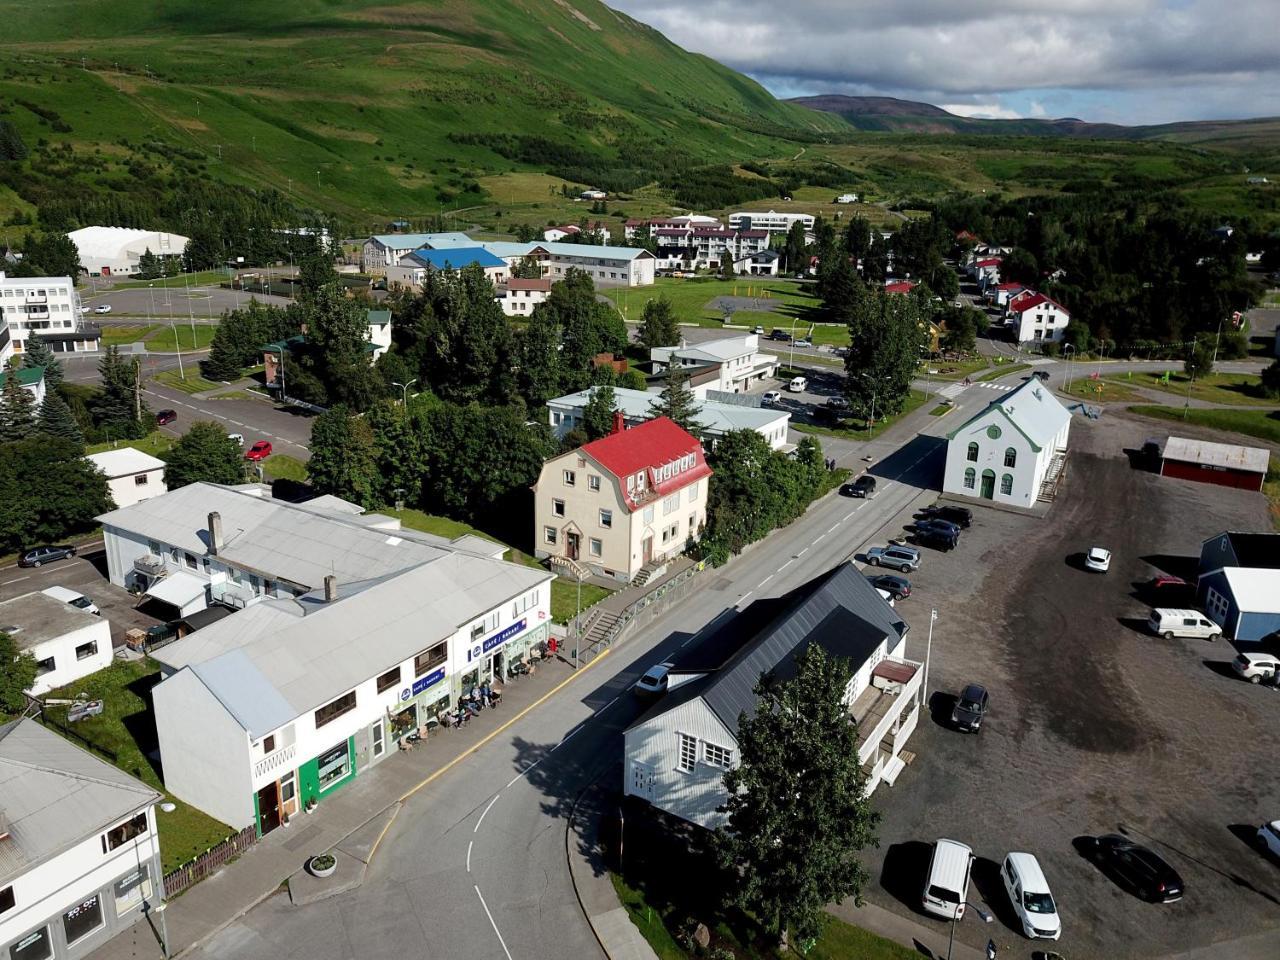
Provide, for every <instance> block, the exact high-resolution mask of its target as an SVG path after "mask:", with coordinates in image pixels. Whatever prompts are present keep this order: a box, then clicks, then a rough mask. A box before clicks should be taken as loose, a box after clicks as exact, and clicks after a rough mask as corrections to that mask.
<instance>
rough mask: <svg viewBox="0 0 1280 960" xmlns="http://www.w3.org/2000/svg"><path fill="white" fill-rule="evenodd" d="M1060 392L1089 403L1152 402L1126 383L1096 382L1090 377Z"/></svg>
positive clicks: (1075, 381)
mask: <svg viewBox="0 0 1280 960" xmlns="http://www.w3.org/2000/svg"><path fill="white" fill-rule="evenodd" d="M1059 391H1060V392H1061V393H1065V394H1066V395H1067V396H1069V397H1076V398H1078V399H1080V400H1085V401H1087V402H1089V403H1142V402H1144V401H1149V400H1150V398H1149V397H1146V396H1144V395H1143V394H1141V393H1138V392H1137V391H1136V390H1134V389H1133V387H1131V386H1129V385H1128V384H1126V383H1115V382H1113V381H1111V380H1094V379H1092V378H1089V377H1085V378H1084V379H1082V380H1072V381H1071V383H1070V384H1069V385H1064V386H1062V387H1060V388H1059Z"/></svg>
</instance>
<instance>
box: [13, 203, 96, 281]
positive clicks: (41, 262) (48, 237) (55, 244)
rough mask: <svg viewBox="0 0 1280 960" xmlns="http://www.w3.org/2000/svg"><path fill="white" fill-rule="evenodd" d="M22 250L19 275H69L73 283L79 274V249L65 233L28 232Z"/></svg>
mask: <svg viewBox="0 0 1280 960" xmlns="http://www.w3.org/2000/svg"><path fill="white" fill-rule="evenodd" d="M43 209H44V208H43V207H41V212H42V213H43ZM22 251H23V258H22V263H21V265H20V266H21V269H20V270H19V271H18V273H19V275H21V276H27V277H70V278H71V282H72V283H75V282H76V279H77V277H78V276H79V274H80V269H81V268H80V251H79V250H77V249H76V245H75V243H73V242H72V240H71V238H70V237H68V236H67V235H66V234H65V233H45V234H41V235H40V236H35V235H32V234H28V235H27V238H26V240H24V241H23V245H22Z"/></svg>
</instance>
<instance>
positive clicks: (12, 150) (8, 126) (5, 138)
mask: <svg viewBox="0 0 1280 960" xmlns="http://www.w3.org/2000/svg"><path fill="white" fill-rule="evenodd" d="M26 156H27V145H26V144H25V143H23V142H22V135H21V134H20V133H18V128H17V127H15V126H14V125H13V124H12V123H10V122H9V121H8V120H0V162H4V161H16V160H23V159H26Z"/></svg>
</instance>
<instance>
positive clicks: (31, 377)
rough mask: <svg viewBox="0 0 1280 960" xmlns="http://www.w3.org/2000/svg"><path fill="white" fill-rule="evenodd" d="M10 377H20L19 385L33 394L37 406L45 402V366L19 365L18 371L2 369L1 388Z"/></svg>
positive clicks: (33, 400) (1, 388)
mask: <svg viewBox="0 0 1280 960" xmlns="http://www.w3.org/2000/svg"><path fill="white" fill-rule="evenodd" d="M6 359H7V358H6ZM10 377H17V378H18V383H19V385H21V387H22V389H23V390H26V391H27V393H29V394H31V400H32V402H33V403H34V404H35V405H36V406H37V407H38V406H39V405H40V404H42V403H44V397H45V392H46V390H45V382H44V367H19V368H18V369H17V370H16V371H15V370H2V371H0V390H3V389H4V384H5V381H7V380H8V379H9V378H10Z"/></svg>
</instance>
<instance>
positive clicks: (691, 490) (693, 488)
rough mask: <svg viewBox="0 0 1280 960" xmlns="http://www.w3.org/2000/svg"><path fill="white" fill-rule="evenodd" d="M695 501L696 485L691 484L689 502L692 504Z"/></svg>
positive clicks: (696, 496) (696, 494)
mask: <svg viewBox="0 0 1280 960" xmlns="http://www.w3.org/2000/svg"><path fill="white" fill-rule="evenodd" d="M697 499H698V485H697V484H696V483H691V484H689V502H690V503H693V501H695V500H697Z"/></svg>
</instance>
